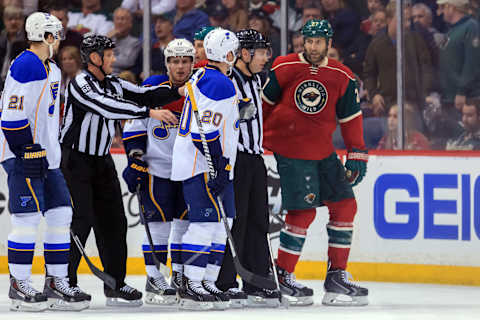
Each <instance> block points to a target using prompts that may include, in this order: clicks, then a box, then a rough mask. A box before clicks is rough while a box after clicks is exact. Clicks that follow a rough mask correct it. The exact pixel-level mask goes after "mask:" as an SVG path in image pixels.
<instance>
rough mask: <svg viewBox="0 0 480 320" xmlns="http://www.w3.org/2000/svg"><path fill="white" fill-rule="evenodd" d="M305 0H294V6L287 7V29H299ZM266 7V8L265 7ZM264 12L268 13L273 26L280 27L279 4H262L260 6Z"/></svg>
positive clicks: (301, 24)
mask: <svg viewBox="0 0 480 320" xmlns="http://www.w3.org/2000/svg"><path fill="white" fill-rule="evenodd" d="M304 1H305V0H295V7H294V8H292V7H290V6H289V7H288V30H289V31H292V32H295V31H299V30H300V28H301V27H302V26H303V20H302V11H303V5H304ZM267 8H268V9H267ZM262 9H263V10H265V9H267V10H268V11H267V10H265V11H266V12H268V13H269V16H270V19H271V20H272V25H273V27H275V28H277V29H280V28H281V27H282V25H281V23H282V17H281V13H280V6H275V7H273V6H270V7H269V6H268V5H266V6H264V7H263V8H262Z"/></svg>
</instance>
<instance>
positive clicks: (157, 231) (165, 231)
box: [145, 222, 171, 244]
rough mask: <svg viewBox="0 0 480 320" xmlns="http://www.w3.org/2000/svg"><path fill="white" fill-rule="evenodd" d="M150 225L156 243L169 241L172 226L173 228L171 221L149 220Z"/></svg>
mask: <svg viewBox="0 0 480 320" xmlns="http://www.w3.org/2000/svg"><path fill="white" fill-rule="evenodd" d="M148 227H149V228H150V234H151V235H152V240H153V243H155V244H167V243H168V237H169V235H170V228H171V223H170V222H149V223H148ZM146 237H147V236H146V235H145V239H146ZM146 241H148V240H146ZM147 243H148V242H147Z"/></svg>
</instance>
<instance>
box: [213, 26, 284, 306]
mask: <svg viewBox="0 0 480 320" xmlns="http://www.w3.org/2000/svg"><path fill="white" fill-rule="evenodd" d="M236 35H237V37H238V40H239V41H240V53H239V58H238V59H237V62H236V64H235V67H234V68H233V70H232V75H231V78H232V81H233V83H234V84H235V88H236V90H237V94H238V97H239V101H240V102H239V108H240V112H241V113H243V111H244V110H245V108H249V109H250V110H254V112H248V113H250V116H246V117H241V118H242V119H243V120H241V121H240V136H239V142H238V152H237V160H236V165H235V175H234V179H233V183H234V189H235V207H236V213H237V215H236V217H235V220H234V223H233V228H232V234H233V237H234V240H235V243H236V245H237V246H238V248H237V250H238V256H239V258H240V260H241V262H242V263H243V264H244V265H245V267H246V268H248V269H249V270H250V271H252V272H255V273H258V274H260V275H263V276H267V275H268V273H269V270H270V259H269V254H270V253H269V249H268V243H267V239H266V237H267V233H268V226H269V214H268V196H267V170H266V167H265V164H264V162H263V157H262V154H263V148H262V143H263V125H262V122H263V118H262V98H261V88H262V83H261V79H260V76H259V73H260V72H262V70H263V68H264V66H265V64H266V63H267V62H268V60H269V59H270V58H271V47H270V41H269V40H267V39H266V38H265V37H264V36H263V35H262V34H261V33H259V32H257V31H255V30H241V31H239V32H237V33H236ZM245 114H247V112H245ZM236 276H237V273H236V271H235V267H234V265H233V259H232V255H231V251H230V249H227V251H226V253H225V258H224V260H223V265H222V268H221V271H220V275H219V277H218V280H217V286H218V287H219V288H220V289H222V290H224V291H226V292H228V293H230V294H232V293H233V292H234V291H235V290H238V289H237V287H238V283H237V281H236ZM242 289H243V291H244V292H243V293H242V294H243V296H244V299H245V298H246V299H247V300H246V303H247V304H248V305H251V306H253V305H263V306H273V307H274V306H278V304H279V300H278V298H279V292H276V291H271V290H265V289H261V288H258V287H256V286H255V284H252V283H246V282H244V283H243V288H242ZM239 295H240V293H237V296H239Z"/></svg>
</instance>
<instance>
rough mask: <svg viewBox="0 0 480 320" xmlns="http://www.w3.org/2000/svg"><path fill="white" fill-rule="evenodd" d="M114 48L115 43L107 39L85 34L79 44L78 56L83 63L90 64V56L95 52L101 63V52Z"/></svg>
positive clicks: (93, 34)
mask: <svg viewBox="0 0 480 320" xmlns="http://www.w3.org/2000/svg"><path fill="white" fill-rule="evenodd" d="M113 48H115V42H114V41H113V40H112V39H110V38H109V37H106V36H102V35H99V34H95V33H87V34H85V35H84V36H83V39H82V43H81V44H80V55H81V57H82V61H83V63H85V64H87V63H88V62H90V54H91V53H93V52H97V53H98V54H99V55H100V57H101V58H102V61H103V52H104V51H105V50H106V49H113Z"/></svg>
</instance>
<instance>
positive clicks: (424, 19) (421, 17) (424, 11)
mask: <svg viewBox="0 0 480 320" xmlns="http://www.w3.org/2000/svg"><path fill="white" fill-rule="evenodd" d="M412 19H413V23H418V24H420V25H421V26H422V27H424V28H425V29H427V30H428V31H429V32H430V33H431V34H432V35H433V39H434V41H435V44H436V46H437V48H439V47H440V46H443V44H445V41H446V37H445V35H444V34H443V33H440V32H439V31H438V30H437V29H435V28H434V27H433V14H432V10H431V9H430V8H429V7H428V6H427V5H426V4H424V3H417V4H415V5H413V7H412Z"/></svg>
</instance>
